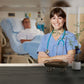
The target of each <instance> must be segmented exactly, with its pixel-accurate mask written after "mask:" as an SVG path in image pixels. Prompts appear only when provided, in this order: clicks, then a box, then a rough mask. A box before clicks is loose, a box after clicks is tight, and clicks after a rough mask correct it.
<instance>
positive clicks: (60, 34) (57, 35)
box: [38, 8, 79, 63]
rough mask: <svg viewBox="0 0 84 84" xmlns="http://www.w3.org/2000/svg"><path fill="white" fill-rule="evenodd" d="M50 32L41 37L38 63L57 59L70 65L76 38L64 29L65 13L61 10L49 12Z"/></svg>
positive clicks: (56, 9)
mask: <svg viewBox="0 0 84 84" xmlns="http://www.w3.org/2000/svg"><path fill="white" fill-rule="evenodd" d="M50 24H51V28H50V30H51V32H50V33H48V34H46V35H44V36H43V37H42V41H41V43H40V46H39V48H38V63H44V62H45V61H46V60H52V59H59V60H62V61H66V62H68V63H72V61H73V60H74V56H75V52H76V51H75V46H79V45H78V42H77V40H76V37H75V35H74V34H73V33H71V32H69V31H68V30H67V27H66V13H65V12H64V11H63V9H61V8H54V9H52V10H51V12H50Z"/></svg>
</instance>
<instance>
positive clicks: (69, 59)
mask: <svg viewBox="0 0 84 84" xmlns="http://www.w3.org/2000/svg"><path fill="white" fill-rule="evenodd" d="M75 52H76V51H75V50H69V51H68V53H67V54H66V55H59V56H53V57H50V58H49V59H60V60H63V61H65V62H68V63H71V62H72V61H73V60H74V56H75Z"/></svg>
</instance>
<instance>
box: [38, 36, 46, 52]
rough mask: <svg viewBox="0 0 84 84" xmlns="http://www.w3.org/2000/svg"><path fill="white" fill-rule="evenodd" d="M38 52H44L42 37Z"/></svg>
mask: <svg viewBox="0 0 84 84" xmlns="http://www.w3.org/2000/svg"><path fill="white" fill-rule="evenodd" d="M38 52H45V37H44V36H43V37H42V39H41V42H40V45H39V48H38V50H37V53H38Z"/></svg>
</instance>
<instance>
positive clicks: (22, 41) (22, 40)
mask: <svg viewBox="0 0 84 84" xmlns="http://www.w3.org/2000/svg"><path fill="white" fill-rule="evenodd" d="M25 41H32V39H21V40H20V42H21V43H24V42H25Z"/></svg>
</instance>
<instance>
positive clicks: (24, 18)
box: [22, 18, 30, 24]
mask: <svg viewBox="0 0 84 84" xmlns="http://www.w3.org/2000/svg"><path fill="white" fill-rule="evenodd" d="M26 19H28V20H30V19H29V18H24V19H23V20H22V24H24V20H26Z"/></svg>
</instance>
